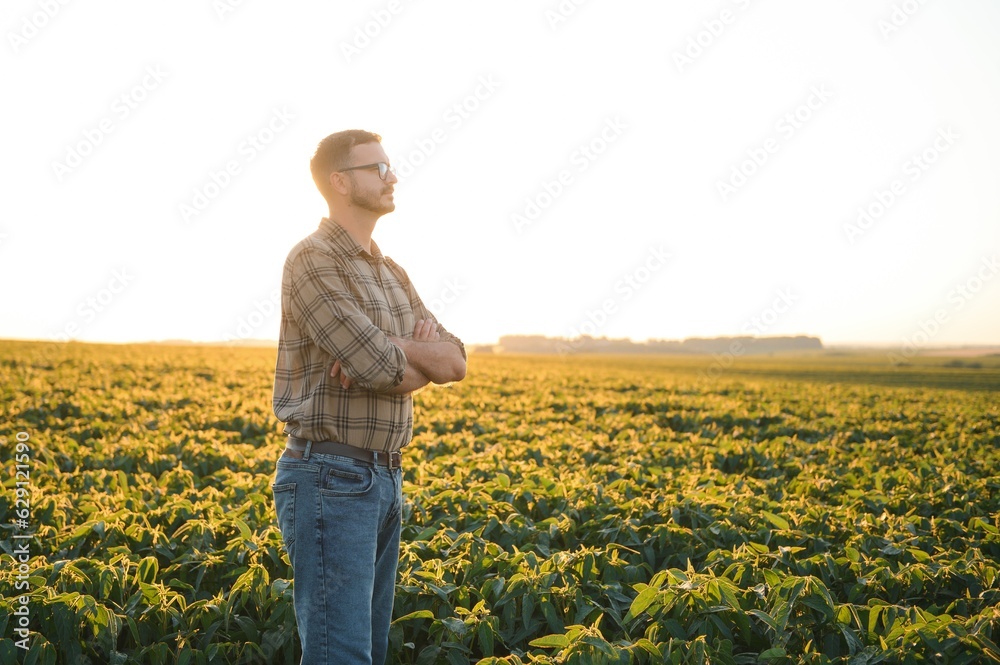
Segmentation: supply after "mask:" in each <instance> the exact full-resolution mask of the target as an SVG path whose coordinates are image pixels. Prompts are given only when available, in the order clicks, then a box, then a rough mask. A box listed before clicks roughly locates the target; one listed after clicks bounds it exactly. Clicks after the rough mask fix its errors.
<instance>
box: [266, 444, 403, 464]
mask: <svg viewBox="0 0 1000 665" xmlns="http://www.w3.org/2000/svg"><path fill="white" fill-rule="evenodd" d="M308 443H309V441H307V440H306V439H300V438H299V437H297V436H290V437H288V443H286V444H285V450H286V451H293V452H296V453H300V454H299V455H292V456H291V457H297V458H301V457H302V455H301V453H304V452H305V451H306V444H308ZM310 452H313V453H320V454H324V455H342V456H344V457H350V458H351V459H356V460H359V461H361V462H368V463H369V464H374V465H375V466H384V467H387V468H389V469H398V468H400V467H401V466H402V463H403V454H402V453H401V452H399V451H398V450H397V451H396V452H392V453H386V452H382V451H381V450H365V449H364V448H358V447H357V446H351V445H348V444H346V443H339V442H337V441H313V442H312V448H310Z"/></svg>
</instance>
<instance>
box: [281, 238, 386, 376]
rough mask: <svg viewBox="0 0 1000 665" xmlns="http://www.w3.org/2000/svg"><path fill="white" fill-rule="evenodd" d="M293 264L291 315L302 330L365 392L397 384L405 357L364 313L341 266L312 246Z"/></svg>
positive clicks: (291, 259) (292, 258)
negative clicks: (339, 364) (336, 361)
mask: <svg viewBox="0 0 1000 665" xmlns="http://www.w3.org/2000/svg"><path fill="white" fill-rule="evenodd" d="M289 262H290V266H289V269H290V277H291V280H290V281H291V293H290V298H289V309H290V315H291V317H292V318H293V319H294V320H295V322H296V324H298V326H299V327H300V328H301V329H302V331H303V332H304V333H305V334H306V335H308V336H309V338H310V339H312V340H313V342H314V343H315V344H316V346H318V347H319V348H320V349H322V350H323V351H324V352H326V353H328V354H329V355H330V357H331V358H333V359H335V360H339V361H340V363H341V365H342V366H343V368H344V371H345V372H346V374H347V376H349V377H350V378H351V380H353V381H354V383H356V384H357V385H359V386H361V387H362V388H366V389H368V390H371V391H374V392H384V391H386V390H389V389H390V388H393V387H395V386H397V385H399V384H400V383H401V382H402V381H403V373H404V372H405V371H406V355H405V354H404V353H403V350H402V349H400V348H399V347H398V346H396V345H395V344H393V343H392V342H390V341H389V337H388V336H387V335H386V334H385V333H384V332H382V331H381V330H380V329H379V328H378V327H377V326H376V325H375V324H374V323H372V321H371V319H370V318H369V317H368V315H367V314H365V312H364V310H363V309H362V308H361V306H360V305H359V304H358V301H357V299H356V298H355V297H354V295H353V294H352V293H351V290H350V286H349V280H348V277H347V274H346V272H345V270H344V268H343V266H341V265H340V263H339V262H338V261H337V260H336V259H335V258H334V257H331V256H329V255H328V254H326V253H324V252H322V251H320V250H318V249H316V248H311V247H306V248H303V249H302V250H301V251H300V252H299V253H298V254H297V255H296V256H294V257H290V258H289Z"/></svg>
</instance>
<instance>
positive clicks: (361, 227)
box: [330, 210, 378, 254]
mask: <svg viewBox="0 0 1000 665" xmlns="http://www.w3.org/2000/svg"><path fill="white" fill-rule="evenodd" d="M352 213H355V211H354V210H346V211H345V210H339V211H333V210H331V211H330V219H331V220H332V221H334V222H336V223H337V224H339V225H340V226H342V227H343V228H344V230H345V231H347V233H348V235H350V236H351V237H352V238H354V241H355V242H356V243H358V244H359V245H361V247H362V249H364V250H365V251H366V252H368V253H369V254H371V253H372V232H373V231H374V230H375V222H377V221H378V217H376V216H375V215H372V214H371V213H369V214H367V215H359V214H356V213H355V214H352Z"/></svg>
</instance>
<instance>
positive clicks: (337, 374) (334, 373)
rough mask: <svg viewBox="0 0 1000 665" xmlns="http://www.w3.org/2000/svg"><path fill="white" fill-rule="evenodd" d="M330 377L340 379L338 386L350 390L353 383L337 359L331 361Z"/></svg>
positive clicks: (335, 379)
mask: <svg viewBox="0 0 1000 665" xmlns="http://www.w3.org/2000/svg"><path fill="white" fill-rule="evenodd" d="M330 378H331V379H333V380H334V381H340V387H341V388H343V389H344V390H350V389H351V385H352V384H353V383H354V381H353V380H351V377H349V376H347V372H345V371H344V368H343V366H341V364H340V361H339V360H334V361H333V366H332V367H330Z"/></svg>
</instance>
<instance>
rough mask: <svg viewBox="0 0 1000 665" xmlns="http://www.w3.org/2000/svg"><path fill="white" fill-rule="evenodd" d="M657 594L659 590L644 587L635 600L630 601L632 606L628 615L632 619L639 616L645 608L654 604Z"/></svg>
mask: <svg viewBox="0 0 1000 665" xmlns="http://www.w3.org/2000/svg"><path fill="white" fill-rule="evenodd" d="M659 594H660V591H659V589H654V588H653V587H646V588H645V589H643V590H642V591H641V592H640V593H639V595H638V596H636V597H635V600H633V601H632V605H631V607H629V610H628V613H629V614H630V615H632V616H633V617H637V616H639V615H640V614H642V613H643V612H645V611H646V608H648V607H649V606H650V605H652V604H653V603H654V602H656V598H657V596H659Z"/></svg>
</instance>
